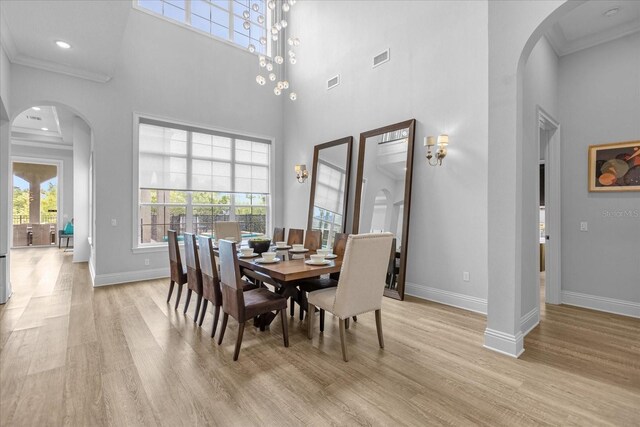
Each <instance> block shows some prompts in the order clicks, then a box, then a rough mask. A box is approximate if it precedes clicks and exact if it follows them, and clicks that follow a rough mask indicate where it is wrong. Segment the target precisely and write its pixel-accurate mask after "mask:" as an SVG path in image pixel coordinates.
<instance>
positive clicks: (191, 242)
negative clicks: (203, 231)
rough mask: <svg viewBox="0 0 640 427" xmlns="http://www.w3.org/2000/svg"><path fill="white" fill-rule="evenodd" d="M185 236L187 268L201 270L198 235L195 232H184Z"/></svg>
mask: <svg viewBox="0 0 640 427" xmlns="http://www.w3.org/2000/svg"><path fill="white" fill-rule="evenodd" d="M183 236H184V258H185V261H186V263H187V269H189V268H191V269H193V270H197V271H200V258H199V257H198V251H197V249H196V236H195V234H193V233H183Z"/></svg>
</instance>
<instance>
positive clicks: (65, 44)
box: [56, 40, 71, 49]
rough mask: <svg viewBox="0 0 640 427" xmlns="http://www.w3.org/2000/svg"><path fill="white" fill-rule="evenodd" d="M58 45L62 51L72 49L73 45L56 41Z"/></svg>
mask: <svg viewBox="0 0 640 427" xmlns="http://www.w3.org/2000/svg"><path fill="white" fill-rule="evenodd" d="M56 44H57V45H58V47H61V48H62V49H69V48H71V45H70V44H69V43H67V42H65V41H62V40H56Z"/></svg>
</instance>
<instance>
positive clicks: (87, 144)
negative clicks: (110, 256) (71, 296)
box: [73, 117, 91, 262]
mask: <svg viewBox="0 0 640 427" xmlns="http://www.w3.org/2000/svg"><path fill="white" fill-rule="evenodd" d="M90 153H91V129H90V128H89V126H88V125H87V123H86V122H85V121H84V120H82V119H81V118H80V117H74V118H73V262H87V261H89V256H90V255H91V248H90V246H89V226H90V223H91V219H90V218H89V157H90Z"/></svg>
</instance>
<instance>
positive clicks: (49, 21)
mask: <svg viewBox="0 0 640 427" xmlns="http://www.w3.org/2000/svg"><path fill="white" fill-rule="evenodd" d="M131 4H132V3H131V1H102V0H91V1H77V0H71V1H65V0H56V1H46V0H45V1H42V0H30V1H22V0H2V1H0V14H1V15H2V17H3V18H2V22H1V23H0V24H1V25H0V27H1V30H2V41H3V46H4V47H5V49H6V50H7V54H8V56H9V59H10V60H11V62H13V63H18V64H22V65H28V66H33V67H36V68H43V69H46V70H50V71H57V72H63V73H65V74H71V75H75V76H77V77H83V78H87V79H90V80H94V81H99V82H106V81H108V80H109V79H111V76H112V75H113V72H114V69H115V66H116V62H117V59H118V55H119V51H120V46H121V44H122V36H123V34H124V30H125V27H126V24H127V18H128V16H129V13H130V11H131V9H132V7H131ZM57 40H63V41H66V42H68V43H70V44H71V49H66V50H65V49H60V48H59V47H57V46H56V44H55V42H56V41H57Z"/></svg>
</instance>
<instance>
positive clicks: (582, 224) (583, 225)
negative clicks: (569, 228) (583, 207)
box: [580, 221, 589, 231]
mask: <svg viewBox="0 0 640 427" xmlns="http://www.w3.org/2000/svg"><path fill="white" fill-rule="evenodd" d="M580 231H589V227H588V224H587V221H580Z"/></svg>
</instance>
